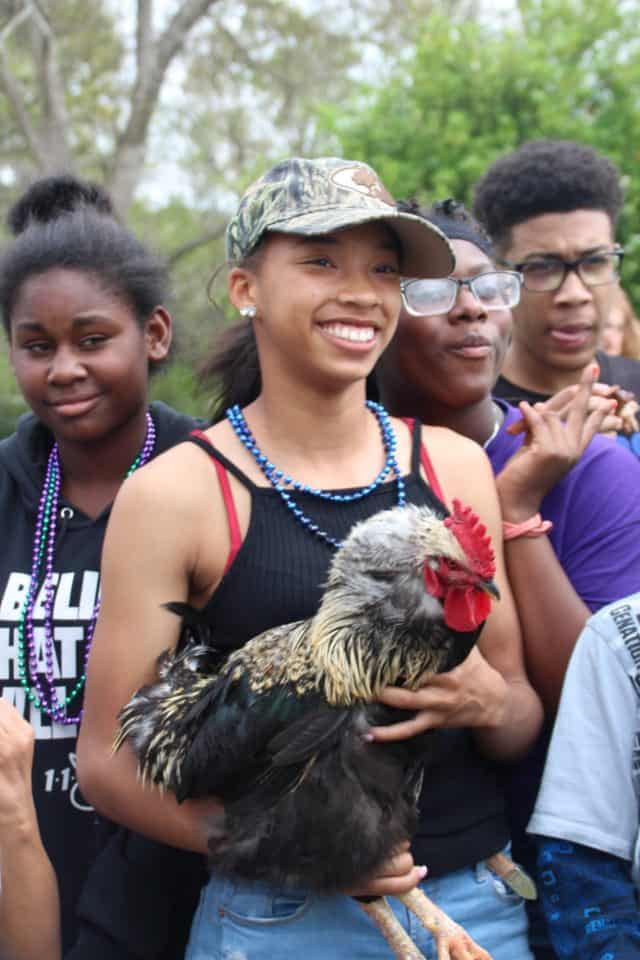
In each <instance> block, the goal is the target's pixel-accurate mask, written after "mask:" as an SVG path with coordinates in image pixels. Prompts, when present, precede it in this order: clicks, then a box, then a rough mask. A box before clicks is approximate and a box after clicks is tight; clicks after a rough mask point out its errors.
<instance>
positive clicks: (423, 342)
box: [376, 201, 640, 957]
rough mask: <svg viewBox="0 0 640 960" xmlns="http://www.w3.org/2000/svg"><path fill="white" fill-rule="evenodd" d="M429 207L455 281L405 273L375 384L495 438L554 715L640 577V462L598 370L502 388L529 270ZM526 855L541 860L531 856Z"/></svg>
mask: <svg viewBox="0 0 640 960" xmlns="http://www.w3.org/2000/svg"><path fill="white" fill-rule="evenodd" d="M428 217H429V219H430V220H431V221H432V222H434V223H435V224H437V225H438V226H439V227H440V229H441V230H442V231H443V232H444V233H445V234H446V235H447V236H448V237H449V239H450V241H451V243H452V246H453V249H454V253H455V256H456V269H455V272H454V273H453V274H452V275H451V276H450V277H449V278H446V279H437V280H409V281H405V282H403V300H404V309H403V312H402V314H401V317H400V322H399V325H398V329H397V332H396V334H395V336H394V338H393V340H392V341H391V344H390V345H389V347H388V348H387V350H386V351H385V353H384V354H383V356H382V358H381V360H380V361H379V363H378V365H377V368H376V379H377V388H378V391H379V393H380V398H381V400H382V402H383V403H384V404H385V406H387V408H388V409H390V410H391V411H392V412H393V413H395V414H396V415H399V416H408V415H413V416H417V417H419V418H420V419H422V420H423V421H424V422H427V423H430V424H437V425H439V426H445V427H449V428H453V429H454V430H456V431H457V432H459V433H462V434H464V435H465V436H467V437H469V438H470V439H472V440H475V441H476V442H477V443H478V444H480V445H482V446H484V447H485V449H486V452H487V455H488V457H489V459H490V461H491V464H492V467H493V469H494V472H495V473H496V474H497V486H498V492H499V496H500V501H501V506H502V513H503V519H504V537H505V547H506V556H507V562H508V567H509V575H510V579H511V582H512V585H513V588H514V592H515V595H516V602H517V605H518V610H519V613H520V619H521V622H522V627H523V636H524V641H525V656H526V661H527V667H528V671H529V675H530V677H531V680H532V682H533V684H534V686H535V687H536V688H537V690H538V693H539V694H540V695H541V697H542V699H543V701H544V702H545V705H546V708H547V713H548V717H549V720H550V721H551V718H552V717H553V714H554V712H555V707H556V705H557V700H558V696H559V692H560V688H561V685H562V679H563V676H564V672H565V668H566V665H567V662H568V659H569V656H570V654H571V651H572V649H573V645H574V643H575V640H576V638H577V636H578V634H579V633H580V630H581V629H582V627H583V626H584V623H585V622H586V620H587V618H588V616H589V613H590V612H591V611H594V610H597V609H599V608H600V607H602V606H604V605H605V604H606V603H609V602H611V601H613V600H616V599H618V598H620V597H622V596H625V595H626V594H628V593H632V592H633V591H634V590H637V589H638V586H639V585H640V537H639V536H638V534H639V532H640V506H639V505H638V501H637V490H638V481H639V480H640V467H639V465H638V464H637V462H636V461H635V460H634V459H633V457H631V456H630V455H629V454H628V453H627V452H626V451H624V450H623V449H621V448H619V447H618V446H617V445H616V444H612V443H611V442H610V441H609V440H607V439H605V438H603V437H600V436H594V434H595V433H596V431H597V429H598V426H599V423H600V421H601V420H602V418H603V417H604V415H605V412H606V404H605V405H604V406H601V407H600V409H599V410H594V411H593V412H591V413H589V412H588V406H589V397H590V394H591V388H592V385H593V381H594V379H595V377H596V374H597V371H596V370H595V369H593V368H592V369H588V370H587V371H586V372H585V374H584V375H583V379H582V383H581V386H580V388H579V390H577V392H576V391H574V390H572V388H570V389H569V391H564V392H563V394H562V395H559V396H558V398H557V401H553V402H550V403H549V404H548V405H540V404H536V405H535V406H531V405H530V404H529V403H527V402H523V403H521V404H520V410H519V411H518V410H516V409H514V408H512V407H509V406H508V405H507V404H506V403H505V402H504V401H501V400H495V399H494V398H492V395H491V390H492V386H493V384H494V382H495V379H496V377H497V376H498V374H499V372H500V367H501V365H502V361H503V359H504V356H505V353H506V350H507V347H508V344H509V339H510V335H511V314H510V309H509V308H510V307H513V306H514V305H515V304H516V303H517V302H518V296H519V292H520V284H521V282H522V276H521V274H520V272H519V271H513V270H510V269H502V268H497V267H496V265H495V262H494V260H493V254H492V250H491V246H490V243H489V241H488V238H487V237H486V235H485V234H484V233H483V232H482V230H481V228H480V227H479V225H478V224H476V223H475V221H473V220H472V218H471V217H470V216H469V215H468V214H467V213H466V212H465V211H464V209H463V208H461V207H460V205H458V204H455V203H453V202H452V201H445V202H444V203H442V204H439V205H437V206H436V208H434V210H433V211H430V212H429V214H428ZM426 695H427V692H425V693H420V694H417V695H411V694H405V693H404V692H403V693H400V692H398V691H393V693H390V694H389V696H388V698H387V700H386V702H388V703H390V704H394V705H397V706H399V707H404V708H406V709H414V710H420V709H424V708H425V705H426V704H425V696H426ZM545 751H546V741H545V742H541V743H540V744H539V745H538V747H537V752H534V755H532V756H530V757H529V758H528V759H527V760H526V761H525V762H524V763H523V764H522V765H521V768H520V769H519V770H518V772H517V776H516V777H515V778H514V780H513V783H512V784H511V787H510V793H511V794H512V797H511V798H510V799H511V806H512V809H511V811H510V812H511V815H512V829H513V830H514V832H515V835H514V839H515V838H517V839H519V840H521V838H522V836H523V835H524V828H525V826H526V822H527V819H528V816H529V813H530V811H531V808H532V805H533V802H534V800H535V793H536V788H537V784H538V782H539V777H540V774H541V770H542V764H543V761H544V756H545ZM449 800H450V801H451V798H449ZM451 813H452V811H451V808H450V815H451ZM525 855H526V851H525ZM522 857H523V852H522V848H521V847H520V849H518V851H517V855H516V859H519V858H522ZM526 866H527V868H528V869H530V870H535V863H534V862H533V861H529V862H528V863H527V864H526ZM536 934H537V931H536ZM535 939H536V940H537V939H538V938H537V936H536V937H535ZM536 955H537V956H539V957H544V956H547V955H545V954H544V953H543V952H541V953H537V949H536Z"/></svg>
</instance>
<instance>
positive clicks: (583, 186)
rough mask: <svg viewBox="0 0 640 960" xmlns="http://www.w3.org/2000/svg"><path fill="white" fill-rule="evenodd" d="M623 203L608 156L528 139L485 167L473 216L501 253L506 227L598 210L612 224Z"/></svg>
mask: <svg viewBox="0 0 640 960" xmlns="http://www.w3.org/2000/svg"><path fill="white" fill-rule="evenodd" d="M622 200H623V196H622V188H621V186H620V173H619V171H618V170H617V168H616V167H615V165H614V164H613V163H612V162H611V161H610V160H609V159H608V158H607V157H605V156H603V155H602V154H601V153H598V152H597V151H596V150H594V149H593V148H592V147H588V146H586V145H585V144H583V143H576V142H574V141H573V140H532V141H530V142H529V143H525V144H523V145H522V146H521V147H519V148H518V149H517V150H514V151H513V152H512V153H508V154H505V155H504V156H502V157H499V158H498V159H497V160H496V161H495V162H494V163H493V164H492V165H491V166H490V167H489V169H488V170H487V172H486V173H485V174H484V176H483V177H482V178H481V179H480V180H479V181H478V183H477V184H476V187H475V191H474V199H473V212H474V214H475V216H476V217H477V218H478V220H480V222H481V223H482V224H483V225H484V226H485V228H486V229H487V231H488V233H489V234H490V236H491V238H492V239H493V242H494V243H495V244H496V246H498V247H500V248H501V249H504V248H505V246H507V244H508V242H509V232H510V230H511V227H514V226H515V225H516V224H518V223H523V222H524V221H525V220H529V219H531V218H532V217H537V216H541V215H542V214H545V213H570V212H571V211H573V210H602V211H604V212H605V213H606V214H607V215H608V217H609V218H610V220H611V224H612V226H615V223H616V221H617V219H618V214H619V213H620V209H621V207H622Z"/></svg>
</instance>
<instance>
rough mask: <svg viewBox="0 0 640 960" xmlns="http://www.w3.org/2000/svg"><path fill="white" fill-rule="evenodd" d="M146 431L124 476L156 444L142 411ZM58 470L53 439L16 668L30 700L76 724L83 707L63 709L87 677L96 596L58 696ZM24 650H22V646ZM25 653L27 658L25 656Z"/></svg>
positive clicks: (61, 720)
mask: <svg viewBox="0 0 640 960" xmlns="http://www.w3.org/2000/svg"><path fill="white" fill-rule="evenodd" d="M146 423H147V432H146V435H145V438H144V444H143V446H142V450H141V451H140V453H139V454H138V456H137V457H136V459H135V460H134V461H133V463H132V464H131V466H130V467H129V469H128V470H127V473H126V476H127V477H130V476H131V474H132V473H134V472H135V471H136V470H137V469H138V468H139V467H142V466H144V464H145V463H146V462H147V461H148V460H149V458H150V457H151V454H152V453H153V448H154V446H155V442H156V428H155V424H154V422H153V419H152V417H151V414H150V413H147V415H146ZM61 478H62V471H61V469H60V451H59V449H58V444H57V443H54V445H53V448H52V450H51V453H50V454H49V459H48V461H47V470H46V474H45V478H44V486H43V488H42V493H41V495H40V503H39V504H38V517H37V520H36V531H35V536H34V538H33V562H32V564H31V580H30V582H29V589H28V591H27V596H26V599H25V602H24V606H23V608H22V613H21V617H20V622H19V624H18V630H17V636H18V672H19V675H20V682H21V684H22V686H23V687H24V689H25V692H26V695H27V697H28V699H29V700H30V701H31V703H32V704H33V705H34V706H35V707H36V708H37V709H38V710H40V711H41V713H46V714H47V715H48V716H49V717H51V718H52V719H53V720H55V721H56V723H64V724H72V723H79V722H80V720H81V719H82V711H80V712H79V713H78V715H77V716H75V717H72V716H69V715H68V714H67V707H68V706H69V704H70V703H71V701H72V700H73V699H74V698H75V697H76V696H77V695H78V694H79V693H80V691H81V690H82V688H83V686H84V683H85V680H86V676H87V661H88V659H89V651H90V649H91V641H92V640H93V631H94V629H95V625H96V620H97V619H98V612H99V610H100V598H99V597H98V599H97V600H96V603H95V606H94V608H93V613H92V615H91V620H90V621H89V625H88V626H87V635H86V636H87V638H86V644H85V653H84V662H83V670H82V675H81V676H80V677H79V678H78V680H77V681H76V684H75V686H74V687H73V690H72V691H71V693H70V694H69V695H68V696H66V697H65V698H64V700H59V699H58V695H57V693H56V689H55V685H54V684H55V677H54V656H55V650H54V645H53V623H52V620H53V617H52V610H53V599H54V590H53V556H54V550H55V543H56V526H57V517H58V503H59V500H60V486H61ZM43 560H45V567H44V571H45V572H44V581H43V583H44V596H45V600H44V656H45V672H44V681H46V682H44V681H43V680H41V679H40V677H39V676H38V657H37V653H36V641H35V635H34V629H33V610H34V607H35V599H36V595H37V592H38V579H39V576H40V571H41V570H42V562H43ZM25 648H26V649H25ZM27 654H28V656H27Z"/></svg>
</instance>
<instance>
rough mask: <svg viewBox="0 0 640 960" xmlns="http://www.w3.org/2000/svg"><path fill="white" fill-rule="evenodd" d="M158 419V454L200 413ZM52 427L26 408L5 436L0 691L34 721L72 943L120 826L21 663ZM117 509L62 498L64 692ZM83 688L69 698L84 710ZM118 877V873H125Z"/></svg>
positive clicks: (57, 614) (72, 729)
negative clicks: (82, 897) (105, 810)
mask: <svg viewBox="0 0 640 960" xmlns="http://www.w3.org/2000/svg"><path fill="white" fill-rule="evenodd" d="M151 414H152V416H153V420H154V423H155V426H156V446H155V451H154V454H158V453H161V452H162V451H164V450H167V449H168V448H169V447H171V446H173V445H174V444H176V443H178V442H179V441H180V440H182V439H184V437H185V436H186V435H187V434H188V432H189V431H190V430H192V429H193V428H194V426H196V423H195V421H194V420H192V419H191V418H189V417H186V416H184V415H183V414H179V413H176V412H175V411H174V410H172V409H171V408H170V407H167V406H165V405H164V404H162V403H153V404H152V405H151ZM52 442H53V441H52V437H51V434H50V433H49V431H48V430H47V429H46V428H45V427H44V426H43V425H42V424H41V423H40V422H39V421H38V420H37V419H36V418H35V417H34V416H33V415H32V414H26V415H25V416H23V417H22V418H21V419H20V421H19V423H18V429H17V431H16V433H14V434H13V435H12V436H11V437H9V438H7V439H6V440H4V441H2V442H1V443H0V530H2V552H1V555H0V695H2V696H4V697H5V698H6V699H7V700H8V701H9V702H10V703H12V704H14V705H15V706H16V707H17V708H18V710H19V711H20V713H21V714H22V716H24V717H25V719H27V720H28V721H29V722H30V723H31V725H32V726H33V728H34V730H35V736H36V744H35V756H34V766H33V792H34V797H35V803H36V810H37V813H38V820H39V824H40V830H41V833H42V839H43V843H44V845H45V848H46V850H47V852H48V854H49V856H50V858H51V860H52V863H53V865H54V867H55V869H56V873H57V875H58V881H59V885H60V899H61V909H62V928H63V947H64V949H66V948H67V947H69V946H70V945H71V943H72V942H73V940H74V939H75V924H74V919H73V916H74V910H75V905H76V902H77V900H78V896H79V893H80V889H81V887H82V885H83V882H84V880H85V877H86V875H87V871H88V868H89V866H90V864H91V862H92V861H93V860H94V859H95V857H96V855H97V853H98V851H99V850H100V849H101V847H102V846H103V845H104V843H105V841H106V840H107V839H108V836H109V834H110V833H111V832H112V831H113V827H111V825H108V824H107V823H106V822H105V821H103V820H101V818H99V817H98V816H97V815H96V814H95V813H94V811H93V809H92V808H91V807H90V806H89V805H88V804H87V802H86V801H85V800H84V798H83V797H82V794H81V793H80V790H79V788H78V784H77V781H76V739H77V734H78V730H77V726H76V725H75V724H72V725H69V726H65V725H62V724H54V723H52V722H51V721H50V719H49V718H48V717H47V716H46V715H45V714H41V713H40V711H39V710H38V709H36V708H35V707H34V706H33V705H32V704H31V703H30V702H29V701H28V699H27V697H26V691H25V690H24V688H23V687H22V685H21V683H20V678H19V674H18V667H17V652H18V642H17V626H18V621H19V619H20V616H21V612H22V608H23V605H24V598H25V596H26V591H27V589H28V586H29V579H30V571H31V564H32V556H33V538H34V530H35V525H36V515H37V510H38V503H39V500H40V495H41V492H42V485H43V481H44V474H45V468H46V462H47V457H48V455H49V452H50V450H51V446H52ZM109 512H110V510H109V509H107V510H105V511H104V512H103V513H102V514H101V515H100V516H99V517H98V518H97V519H95V520H93V519H91V518H90V517H87V516H85V515H84V514H83V513H82V512H81V511H79V510H77V509H75V508H73V507H72V506H71V505H70V504H68V503H66V502H65V501H63V500H62V499H61V501H60V515H59V516H58V518H57V539H56V544H55V556H54V570H55V574H54V581H55V595H54V602H53V603H54V605H53V628H54V646H55V652H56V655H57V663H56V664H55V665H54V673H55V676H56V677H57V678H58V677H59V681H58V683H57V684H56V689H57V693H58V699H63V698H64V697H65V696H66V695H67V694H68V693H70V692H71V689H72V688H73V686H74V684H75V683H76V681H77V680H78V678H79V677H80V676H81V675H82V673H83V670H84V657H85V638H86V631H87V627H88V625H89V623H90V621H91V616H92V613H93V609H94V604H95V601H96V597H97V593H98V589H99V573H98V571H99V569H100V554H101V550H102V541H103V538H104V533H105V528H106V525H107V520H108V518H109ZM42 603H43V596H42V590H41V589H40V590H39V591H38V594H37V596H36V600H35V608H34V626H35V630H34V634H35V640H36V646H37V650H38V659H39V660H40V662H42V661H43V651H42V646H41V645H42V641H43V626H42ZM81 705H82V696H81V695H80V696H79V697H76V698H75V699H74V700H73V701H72V703H71V704H70V708H69V709H70V712H71V715H73V716H75V715H77V713H78V710H79V708H80V707H81ZM116 882H117V881H116Z"/></svg>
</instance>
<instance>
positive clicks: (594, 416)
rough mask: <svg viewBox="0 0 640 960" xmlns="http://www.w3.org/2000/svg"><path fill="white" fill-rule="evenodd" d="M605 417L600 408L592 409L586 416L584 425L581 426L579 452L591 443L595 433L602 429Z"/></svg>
mask: <svg viewBox="0 0 640 960" xmlns="http://www.w3.org/2000/svg"><path fill="white" fill-rule="evenodd" d="M606 419H607V418H606V417H605V415H604V411H602V410H592V411H591V413H590V414H589V416H588V417H587V419H586V421H585V424H584V427H583V428H582V444H581V446H582V449H581V450H580V454H582V453H583V452H584V450H585V449H586V448H587V447H588V445H589V444H590V443H591V441H592V440H593V438H594V437H595V435H596V433H600V432H601V431H602V429H603V425H604V422H605V420H606Z"/></svg>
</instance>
